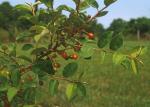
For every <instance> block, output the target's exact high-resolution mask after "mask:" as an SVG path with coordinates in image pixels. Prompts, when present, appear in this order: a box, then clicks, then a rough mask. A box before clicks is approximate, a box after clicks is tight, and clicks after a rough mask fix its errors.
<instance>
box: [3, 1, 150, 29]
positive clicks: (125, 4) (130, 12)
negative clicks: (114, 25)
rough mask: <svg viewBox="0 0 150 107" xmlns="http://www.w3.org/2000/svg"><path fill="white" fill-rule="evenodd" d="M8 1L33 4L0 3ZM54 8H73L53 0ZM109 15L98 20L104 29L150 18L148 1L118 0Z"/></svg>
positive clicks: (92, 10)
mask: <svg viewBox="0 0 150 107" xmlns="http://www.w3.org/2000/svg"><path fill="white" fill-rule="evenodd" d="M4 1H9V2H10V3H11V4H12V5H17V4H23V3H25V2H34V0H0V3H2V2H4ZM55 1H56V3H55V6H58V5H60V4H68V5H70V6H71V7H74V6H75V5H74V3H73V2H72V0H55ZM97 1H98V2H99V4H100V8H103V6H104V4H103V0H97ZM106 10H107V11H109V13H108V14H107V15H106V16H104V17H101V18H99V19H98V22H100V23H102V24H103V25H104V27H108V26H109V25H110V23H111V22H112V21H113V20H114V19H117V18H122V19H124V20H127V21H128V20H130V19H131V18H138V17H148V18H150V0H118V1H117V2H116V3H114V4H112V5H111V6H110V7H108V8H107V9H106ZM88 13H89V14H91V15H94V13H96V10H95V9H93V8H90V9H88Z"/></svg>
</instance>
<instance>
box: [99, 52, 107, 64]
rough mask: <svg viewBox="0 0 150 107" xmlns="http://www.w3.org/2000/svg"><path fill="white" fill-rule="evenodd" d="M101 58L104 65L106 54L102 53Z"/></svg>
mask: <svg viewBox="0 0 150 107" xmlns="http://www.w3.org/2000/svg"><path fill="white" fill-rule="evenodd" d="M100 56H101V59H100V60H101V64H103V62H104V60H105V56H106V52H101V53H100Z"/></svg>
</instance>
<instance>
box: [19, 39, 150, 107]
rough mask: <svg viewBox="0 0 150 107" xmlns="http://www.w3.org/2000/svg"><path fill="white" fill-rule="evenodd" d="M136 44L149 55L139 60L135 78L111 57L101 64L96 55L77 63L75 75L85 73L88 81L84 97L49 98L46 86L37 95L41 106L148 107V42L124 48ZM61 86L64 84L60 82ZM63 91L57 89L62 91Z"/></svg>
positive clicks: (149, 101) (132, 43) (63, 96)
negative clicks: (73, 98) (137, 72)
mask: <svg viewBox="0 0 150 107" xmlns="http://www.w3.org/2000/svg"><path fill="white" fill-rule="evenodd" d="M139 44H141V45H145V46H148V53H147V54H146V55H145V56H143V57H142V59H143V60H144V66H142V67H140V73H139V74H138V75H135V74H134V73H133V72H132V71H128V70H125V69H124V68H123V67H122V66H115V65H113V63H112V57H111V56H110V55H108V57H106V59H105V61H104V63H103V64H101V58H100V55H99V53H98V52H97V53H95V55H94V57H93V58H92V59H91V61H87V60H83V59H81V60H79V61H78V63H79V65H80V68H79V70H78V72H83V71H84V72H85V74H84V77H83V79H82V80H83V81H86V82H88V85H86V87H87V96H86V97H85V98H78V99H76V100H74V101H72V102H68V101H66V98H65V95H64V94H62V92H59V93H58V95H57V96H55V97H51V96H50V95H49V94H48V92H47V91H48V90H47V84H45V87H44V88H41V90H42V91H44V92H45V94H43V95H41V96H40V101H39V102H42V104H43V102H44V104H45V106H44V107H150V41H140V42H137V41H136V42H135V41H128V42H126V43H125V45H124V47H126V49H130V48H132V47H135V46H137V45H139ZM20 53H21V52H20ZM22 54H24V53H22ZM63 61H64V60H63ZM62 63H66V62H62ZM77 74H78V73H77ZM62 84H66V83H64V81H63V82H62ZM61 87H64V85H61ZM64 89H65V88H61V89H60V90H61V91H65V90H64Z"/></svg>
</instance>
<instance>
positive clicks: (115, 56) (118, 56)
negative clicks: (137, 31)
mask: <svg viewBox="0 0 150 107" xmlns="http://www.w3.org/2000/svg"><path fill="white" fill-rule="evenodd" d="M125 59H126V56H125V55H123V54H121V53H118V52H115V53H114V54H113V63H114V64H116V65H117V64H121V63H122V62H123V61H124V60H125Z"/></svg>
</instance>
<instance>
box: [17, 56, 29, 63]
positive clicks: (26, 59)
mask: <svg viewBox="0 0 150 107" xmlns="http://www.w3.org/2000/svg"><path fill="white" fill-rule="evenodd" d="M17 58H20V59H23V60H24V61H27V62H32V60H31V59H30V57H27V56H25V55H21V56H18V57H17Z"/></svg>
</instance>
